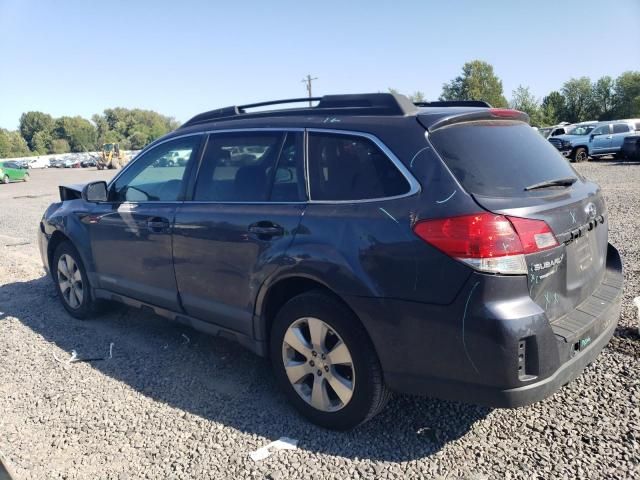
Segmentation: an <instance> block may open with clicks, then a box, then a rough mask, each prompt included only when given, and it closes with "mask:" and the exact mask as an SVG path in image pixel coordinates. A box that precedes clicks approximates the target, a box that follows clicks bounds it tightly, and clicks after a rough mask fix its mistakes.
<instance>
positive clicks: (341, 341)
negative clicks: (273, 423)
mask: <svg viewBox="0 0 640 480" xmlns="http://www.w3.org/2000/svg"><path fill="white" fill-rule="evenodd" d="M307 100H308V99H293V100H287V101H282V102H265V103H261V104H253V105H245V106H240V107H227V108H222V109H218V110H213V111H210V112H206V113H203V114H200V115H198V116H196V117H194V118H193V119H191V120H189V121H188V122H186V123H185V124H184V125H183V126H182V127H180V128H179V129H178V130H176V131H174V132H172V133H170V134H168V135H166V136H165V137H163V138H161V139H159V140H157V141H155V142H153V143H152V144H151V145H149V146H148V147H146V148H145V149H144V151H142V152H141V153H140V154H139V155H138V156H137V157H136V159H135V160H134V161H132V162H131V163H130V164H129V165H127V166H126V167H125V168H124V169H122V171H120V172H119V173H118V174H117V175H116V176H115V177H114V178H113V179H112V180H111V181H110V182H109V183H105V182H93V183H89V184H88V185H84V186H78V185H76V186H73V185H72V186H63V187H60V197H61V199H60V202H57V203H54V204H52V205H51V206H50V207H49V208H48V209H47V211H46V212H45V214H44V217H43V218H42V221H41V223H40V235H39V239H40V242H39V243H40V251H41V254H42V259H43V262H44V264H45V266H46V267H47V268H48V269H49V271H50V272H51V277H52V279H53V281H54V282H55V285H56V288H57V290H58V293H59V296H60V299H61V301H62V304H63V305H64V307H65V308H66V310H67V311H68V312H69V313H70V314H71V315H72V316H74V317H77V318H86V317H89V316H91V315H92V314H93V312H94V311H95V309H96V307H98V305H99V304H101V303H104V301H117V302H122V303H125V304H127V305H131V306H135V307H143V308H147V309H149V308H150V309H152V310H153V311H155V312H156V313H157V314H159V315H162V316H164V317H167V318H168V319H170V320H174V321H177V322H181V323H184V324H187V325H190V326H192V327H193V328H196V329H199V330H202V331H205V332H209V333H211V334H213V335H223V336H225V337H227V338H232V339H235V340H237V341H238V342H240V343H241V344H242V345H244V346H246V347H248V348H249V349H251V350H253V351H254V352H256V353H257V354H259V355H263V356H268V357H270V359H271V362H272V363H273V368H274V372H275V376H276V378H277V381H278V383H279V384H280V385H281V386H282V388H283V389H284V392H285V393H286V395H287V397H288V399H289V400H290V401H291V403H292V404H293V406H294V407H296V408H297V409H298V410H299V411H300V412H301V413H302V414H303V415H304V416H306V417H307V418H308V419H310V420H311V421H313V422H315V423H317V424H319V425H322V426H325V427H329V428H335V429H348V428H352V427H354V426H356V425H358V424H360V423H362V422H364V421H366V420H368V419H370V418H372V417H373V416H374V415H375V414H376V413H378V412H379V411H380V410H381V409H382V408H383V407H384V405H385V403H386V401H387V399H388V398H389V395H390V392H391V391H398V392H410V393H420V394H425V395H429V396H434V397H440V398H447V399H455V400H463V401H467V402H473V403H478V404H484V405H489V406H494V407H517V406H521V405H526V404H529V403H531V402H534V401H538V400H541V399H543V398H545V397H547V396H549V395H550V394H552V393H553V392H555V391H556V390H558V389H559V388H560V387H561V386H562V385H564V384H566V383H567V382H569V381H570V380H572V379H573V378H575V377H576V376H578V375H579V374H580V372H581V371H582V370H583V369H584V367H585V366H586V365H587V364H588V363H590V362H591V361H593V360H594V358H595V357H596V356H597V355H598V353H599V352H600V350H601V349H602V348H603V347H604V345H605V344H606V343H607V342H608V340H609V339H610V337H611V336H612V334H613V331H614V329H615V327H616V324H617V321H618V317H619V311H620V302H621V290H622V273H621V272H622V265H621V261H620V256H619V255H618V252H617V251H616V249H615V248H614V247H613V246H611V245H610V244H609V243H608V215H607V209H606V206H605V203H604V200H603V198H602V195H601V192H600V188H599V187H598V185H596V184H595V183H593V182H591V181H589V180H587V179H586V178H584V177H583V176H581V175H580V174H579V173H578V172H576V171H575V170H574V169H573V168H572V167H571V166H570V165H569V164H568V163H567V162H566V161H565V160H564V159H563V157H562V156H561V155H560V154H559V153H558V151H557V150H556V149H555V148H554V147H553V146H552V145H551V144H550V143H549V142H548V141H546V140H545V139H544V138H542V137H541V136H540V135H538V134H537V133H536V132H535V131H534V130H533V129H532V128H531V127H530V126H529V124H528V118H527V116H526V115H525V114H523V113H521V112H518V111H514V110H508V109H496V108H491V107H490V106H489V105H487V104H485V103H483V102H432V103H419V104H413V103H411V102H410V101H409V100H407V99H406V98H405V97H403V96H400V95H392V94H384V93H380V94H363V95H334V96H324V97H321V98H315V99H312V100H313V101H315V102H316V103H317V104H316V105H315V106H313V107H306V106H305V107H303V108H288V109H281V110H271V111H264V110H263V111H254V110H253V108H254V107H263V108H264V107H266V106H269V105H275V104H278V103H294V102H299V101H305V102H306V101H307ZM175 157H179V158H181V159H183V160H184V161H182V162H172V163H171V162H167V161H165V160H166V159H169V158H175Z"/></svg>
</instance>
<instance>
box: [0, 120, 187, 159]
mask: <svg viewBox="0 0 640 480" xmlns="http://www.w3.org/2000/svg"><path fill="white" fill-rule="evenodd" d="M178 126H179V123H178V122H176V120H174V119H173V118H171V117H167V116H164V115H161V114H159V113H157V112H154V111H151V110H140V109H127V108H109V109H106V110H105V111H104V112H103V114H102V115H99V114H96V115H93V116H92V117H91V121H89V120H87V119H86V118H83V117H80V116H75V117H68V116H64V117H59V118H53V117H52V116H51V115H49V114H47V113H43V112H26V113H23V114H22V115H21V116H20V124H19V127H18V130H16V131H9V130H6V129H0V158H3V157H23V156H24V157H26V156H30V155H45V154H49V153H68V152H86V151H95V150H99V149H100V148H101V146H102V144H104V143H119V144H120V147H121V148H122V149H124V150H138V149H141V148H143V147H144V146H145V145H146V144H148V143H149V142H152V141H153V140H155V139H156V138H159V137H161V136H162V135H164V134H166V133H168V132H170V131H172V130H175V129H176V128H178Z"/></svg>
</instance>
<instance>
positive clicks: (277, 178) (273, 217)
mask: <svg viewBox="0 0 640 480" xmlns="http://www.w3.org/2000/svg"><path fill="white" fill-rule="evenodd" d="M305 202H306V193H305V182H304V155H303V131H302V130H299V131H296V130H289V131H280V130H269V131H244V132H237V131H236V132H217V133H213V134H211V135H210V136H209V139H208V142H207V145H206V149H205V153H204V156H203V158H202V161H201V164H200V167H199V170H198V174H197V180H196V182H195V187H194V192H193V198H192V199H191V200H190V201H188V202H185V203H184V204H183V205H181V206H180V207H179V208H178V211H177V213H176V220H175V225H174V233H173V256H174V265H175V273H176V280H177V283H178V289H179V291H180V297H181V300H182V305H183V307H184V309H185V311H186V313H187V314H189V315H191V316H193V317H196V318H199V319H202V320H205V321H209V322H212V323H216V324H218V325H222V326H224V327H226V328H230V329H232V330H235V331H238V332H241V333H244V334H250V333H251V330H252V325H253V305H254V301H255V298H256V295H257V293H258V290H259V288H260V286H261V285H262V283H263V281H264V280H265V279H266V278H267V277H268V276H269V274H270V273H272V272H273V271H274V270H275V268H276V265H277V264H278V262H282V261H284V260H283V258H284V256H285V253H286V250H287V248H288V247H289V245H290V244H291V242H292V240H293V237H294V235H295V232H296V228H297V227H298V224H299V222H300V218H301V214H302V212H303V211H304V208H305V205H306V203H305Z"/></svg>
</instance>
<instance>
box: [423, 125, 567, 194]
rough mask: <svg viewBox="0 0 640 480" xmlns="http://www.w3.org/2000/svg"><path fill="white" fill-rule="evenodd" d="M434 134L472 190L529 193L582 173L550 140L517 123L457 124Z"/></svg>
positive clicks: (446, 158) (445, 156)
mask: <svg viewBox="0 0 640 480" xmlns="http://www.w3.org/2000/svg"><path fill="white" fill-rule="evenodd" d="M429 138H430V139H431V142H432V143H433V146H434V147H435V148H436V150H437V151H438V152H439V153H440V156H441V157H442V159H443V160H444V161H445V163H446V164H447V166H448V167H449V169H450V170H451V171H452V172H453V174H454V175H455V176H456V178H457V179H458V181H459V182H460V183H461V184H462V186H463V187H464V188H465V189H466V190H467V191H468V192H470V193H473V194H477V195H484V196H494V197H518V196H523V195H529V193H526V192H525V191H524V189H525V188H526V187H528V186H530V185H535V184H537V183H541V182H546V181H548V180H552V179H558V178H567V177H575V176H576V172H575V171H574V170H573V168H571V166H570V165H569V163H568V162H567V161H566V160H565V159H564V157H562V156H561V155H560V154H559V153H558V150H556V149H555V147H553V145H551V143H549V142H548V141H547V140H545V139H544V138H542V137H541V136H540V135H538V134H537V133H535V132H534V131H533V130H532V129H531V127H530V126H529V125H527V124H526V123H522V122H516V121H504V120H501V121H488V120H484V121H477V122H465V123H457V124H454V125H451V126H448V127H443V128H439V129H437V130H435V131H433V132H432V133H431V134H430V135H429Z"/></svg>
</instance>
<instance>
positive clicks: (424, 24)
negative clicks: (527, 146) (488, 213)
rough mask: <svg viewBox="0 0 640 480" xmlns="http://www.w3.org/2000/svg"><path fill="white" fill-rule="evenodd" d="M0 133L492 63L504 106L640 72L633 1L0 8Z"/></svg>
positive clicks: (15, 1) (375, 84)
mask: <svg viewBox="0 0 640 480" xmlns="http://www.w3.org/2000/svg"><path fill="white" fill-rule="evenodd" d="M0 48H1V49H0V52H1V53H0V127H4V128H16V127H17V125H18V119H19V116H20V114H21V113H22V112H25V111H29V110H41V111H44V112H48V113H50V114H52V115H54V116H60V115H82V116H84V117H87V118H89V117H90V116H91V115H92V114H94V113H100V112H102V110H104V109H105V108H109V107H115V106H122V107H129V108H133V107H139V108H148V109H153V110H156V111H158V112H161V113H163V114H166V115H170V116H173V117H175V118H177V119H178V120H180V121H185V120H187V119H188V118H189V117H190V116H192V115H194V114H196V113H198V112H201V111H204V110H208V109H211V108H216V107H221V106H226V105H233V104H242V103H248V102H253V101H260V100H268V99H277V98H291V97H297V96H304V95H305V94H306V92H305V90H304V85H303V84H302V83H301V79H302V78H303V77H304V76H305V75H306V74H307V73H311V74H312V75H313V76H315V77H318V80H317V81H316V82H314V93H317V94H318V95H322V94H325V93H353V92H370V91H382V90H386V89H387V87H394V88H397V89H398V90H400V91H402V92H407V93H410V92H413V91H415V90H421V91H423V92H424V93H425V94H426V95H427V98H429V99H435V98H437V97H438V95H439V94H440V92H441V88H442V84H443V83H444V82H446V81H449V80H450V79H452V78H454V77H455V76H456V75H458V74H459V72H460V69H461V67H462V65H463V64H464V62H465V61H468V60H472V59H476V58H478V59H483V60H486V61H488V62H490V63H491V64H493V65H494V68H495V71H496V73H497V74H498V76H499V77H500V78H501V79H502V81H503V85H504V90H505V95H506V96H507V98H509V97H510V96H511V91H512V90H513V89H514V88H516V87H517V86H518V85H519V84H523V85H528V86H530V87H531V89H532V91H533V93H534V94H535V95H536V96H539V97H542V96H544V95H545V94H547V93H548V92H549V91H551V90H553V89H558V88H560V86H561V85H562V83H563V82H564V81H565V80H567V79H569V78H570V77H579V76H583V75H586V76H589V77H591V78H592V79H596V78H598V77H600V76H602V75H611V76H614V77H615V76H617V75H619V74H620V73H621V72H623V71H625V70H631V69H635V70H638V69H640V53H638V52H640V0H619V1H616V2H605V1H602V0H596V1H590V0H578V1H574V0H562V1H557V0H555V1H554V0H537V1H528V2H525V1H522V2H520V1H507V0H505V1H498V0H495V1H489V0H486V1H471V0H469V1H464V0H450V1H446V2H445V1H442V0H439V1H401V0H395V1H375V0H369V1H348V0H341V1H333V0H323V1H317V2H312V1H308V0H307V1H300V0H298V1H288V0H287V1H278V0H268V1H244V0H234V1H219V2H218V1H213V0H211V1H195V0H194V1H190V0H182V1H159V0H156V1H144V0H140V1H135V0H130V1H120V0H109V1H105V0H92V1H86V0H85V1H75V0H66V1H55V2H54V1H45V0H42V1H35V0H0Z"/></svg>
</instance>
